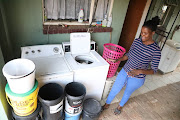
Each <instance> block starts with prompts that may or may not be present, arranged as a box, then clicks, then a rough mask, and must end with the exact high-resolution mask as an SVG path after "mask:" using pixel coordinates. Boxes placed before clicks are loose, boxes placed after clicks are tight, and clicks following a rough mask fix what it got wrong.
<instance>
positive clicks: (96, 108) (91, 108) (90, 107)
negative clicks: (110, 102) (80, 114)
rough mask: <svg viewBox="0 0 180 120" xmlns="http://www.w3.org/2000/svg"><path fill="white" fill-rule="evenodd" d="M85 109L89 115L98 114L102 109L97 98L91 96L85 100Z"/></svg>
mask: <svg viewBox="0 0 180 120" xmlns="http://www.w3.org/2000/svg"><path fill="white" fill-rule="evenodd" d="M83 110H84V111H85V112H87V113H88V114H89V115H98V114H99V113H100V112H101V110H102V107H101V104H100V102H99V101H97V100H96V99H93V98H90V99H86V100H85V101H84V105H83Z"/></svg>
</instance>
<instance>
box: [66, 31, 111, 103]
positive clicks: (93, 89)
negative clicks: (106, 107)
mask: <svg viewBox="0 0 180 120" xmlns="http://www.w3.org/2000/svg"><path fill="white" fill-rule="evenodd" d="M91 43H92V42H91ZM62 44H63V49H64V50H65V49H66V50H65V58H66V60H67V61H68V63H69V65H70V67H71V68H72V70H73V72H74V81H75V82H80V83H82V84H83V85H85V87H86V97H85V99H86V98H95V99H97V100H99V101H100V100H101V97H102V93H103V90H104V85H105V81H106V77H107V74H108V69H109V63H107V62H106V61H105V60H104V59H103V58H102V57H101V56H100V55H99V54H98V53H97V52H96V51H95V50H94V49H92V50H91V48H92V46H91V45H92V44H91V45H90V33H71V34H70V46H69V44H68V43H67V42H66V43H62ZM67 46H69V47H70V49H69V47H67ZM94 48H95V46H94Z"/></svg>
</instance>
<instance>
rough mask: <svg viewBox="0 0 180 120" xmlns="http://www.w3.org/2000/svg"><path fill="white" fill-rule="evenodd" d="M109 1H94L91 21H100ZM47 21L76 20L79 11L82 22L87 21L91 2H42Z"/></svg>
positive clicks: (49, 0)
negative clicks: (82, 13) (82, 17)
mask: <svg viewBox="0 0 180 120" xmlns="http://www.w3.org/2000/svg"><path fill="white" fill-rule="evenodd" d="M109 1H110V0H95V7H94V10H95V13H94V17H93V19H94V20H96V21H102V20H103V18H104V16H105V15H106V14H107V12H108V6H110V5H109V3H110V2H109ZM44 6H45V10H46V13H47V18H48V19H53V20H57V19H78V14H79V11H80V10H81V9H83V11H84V20H88V19H89V14H90V7H91V0H44Z"/></svg>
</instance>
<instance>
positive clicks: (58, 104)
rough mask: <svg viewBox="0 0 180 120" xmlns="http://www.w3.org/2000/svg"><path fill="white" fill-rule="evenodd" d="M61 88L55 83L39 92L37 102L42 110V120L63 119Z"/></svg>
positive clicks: (46, 85) (62, 93) (47, 85)
mask: <svg viewBox="0 0 180 120" xmlns="http://www.w3.org/2000/svg"><path fill="white" fill-rule="evenodd" d="M63 98H64V92H63V87H62V86H61V85H59V84H57V83H48V84H45V85H44V86H42V87H41V88H40V90H39V101H40V102H41V106H42V109H43V113H42V118H43V120H59V119H62V117H63Z"/></svg>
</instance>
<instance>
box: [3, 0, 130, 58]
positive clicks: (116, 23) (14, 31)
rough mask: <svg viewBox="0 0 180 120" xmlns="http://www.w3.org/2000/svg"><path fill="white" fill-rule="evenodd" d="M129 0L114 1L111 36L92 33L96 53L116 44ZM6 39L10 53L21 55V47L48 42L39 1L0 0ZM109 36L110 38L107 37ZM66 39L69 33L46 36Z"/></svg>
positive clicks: (55, 40)
mask: <svg viewBox="0 0 180 120" xmlns="http://www.w3.org/2000/svg"><path fill="white" fill-rule="evenodd" d="M128 3H129V0H115V1H114V7H113V11H112V13H113V22H112V28H113V32H112V36H111V35H110V33H92V39H93V40H95V41H96V42H97V44H98V46H99V53H100V54H102V52H103V44H104V43H108V42H110V39H112V40H111V41H112V43H116V44H117V43H118V40H119V36H120V33H121V30H122V26H123V23H124V18H125V15H126V11H127V8H128ZM3 5H4V9H5V15H6V20H7V26H8V30H9V38H10V40H11V42H12V45H13V46H12V48H13V53H14V55H15V56H16V57H20V47H21V46H28V45H37V44H47V43H48V35H44V34H43V31H42V4H41V0H3ZM110 37H112V38H110ZM63 41H69V34H54V35H49V43H50V44H55V43H61V42H63Z"/></svg>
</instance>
